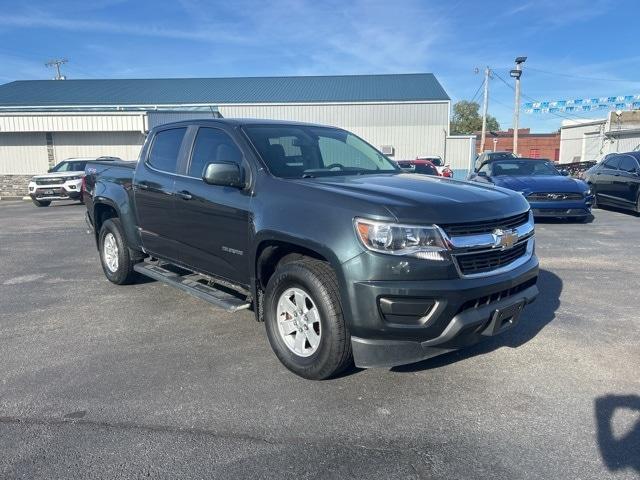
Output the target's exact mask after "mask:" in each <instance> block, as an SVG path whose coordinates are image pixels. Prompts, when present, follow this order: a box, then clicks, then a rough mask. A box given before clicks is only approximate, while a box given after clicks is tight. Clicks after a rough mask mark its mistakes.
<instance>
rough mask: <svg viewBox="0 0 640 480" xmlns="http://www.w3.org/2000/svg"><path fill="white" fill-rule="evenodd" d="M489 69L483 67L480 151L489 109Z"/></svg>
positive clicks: (481, 150) (485, 135)
mask: <svg viewBox="0 0 640 480" xmlns="http://www.w3.org/2000/svg"><path fill="white" fill-rule="evenodd" d="M490 75H491V69H490V68H489V67H488V66H487V67H486V68H485V69H484V97H483V100H482V135H481V136H480V153H482V152H484V141H485V139H486V138H487V111H488V110H489V77H490Z"/></svg>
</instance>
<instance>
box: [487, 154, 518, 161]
mask: <svg viewBox="0 0 640 480" xmlns="http://www.w3.org/2000/svg"><path fill="white" fill-rule="evenodd" d="M487 158H488V159H489V160H501V159H503V158H505V159H507V158H518V156H517V155H516V154H515V153H512V152H492V153H488V154H487Z"/></svg>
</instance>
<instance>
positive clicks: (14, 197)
mask: <svg viewBox="0 0 640 480" xmlns="http://www.w3.org/2000/svg"><path fill="white" fill-rule="evenodd" d="M10 200H31V197H16V196H8V197H0V201H10Z"/></svg>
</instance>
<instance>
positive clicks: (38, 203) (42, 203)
mask: <svg viewBox="0 0 640 480" xmlns="http://www.w3.org/2000/svg"><path fill="white" fill-rule="evenodd" d="M31 201H32V202H33V204H34V205H35V206H36V207H48V206H49V205H51V200H36V199H35V198H32V199H31Z"/></svg>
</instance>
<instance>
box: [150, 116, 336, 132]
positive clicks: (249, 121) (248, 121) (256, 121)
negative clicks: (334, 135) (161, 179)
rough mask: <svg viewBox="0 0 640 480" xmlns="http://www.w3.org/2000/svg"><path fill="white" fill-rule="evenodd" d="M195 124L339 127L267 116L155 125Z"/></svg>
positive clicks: (159, 126) (161, 126)
mask: <svg viewBox="0 0 640 480" xmlns="http://www.w3.org/2000/svg"><path fill="white" fill-rule="evenodd" d="M194 124H199V125H202V124H211V125H234V126H242V125H301V126H306V127H329V128H338V127H333V126H331V125H320V124H317V123H306V122H297V121H291V120H272V119H266V118H204V119H203V118H194V119H191V120H180V121H178V122H170V123H163V124H162V125H158V126H156V127H154V130H155V129H158V128H165V127H167V126H173V125H175V126H178V125H194Z"/></svg>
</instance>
